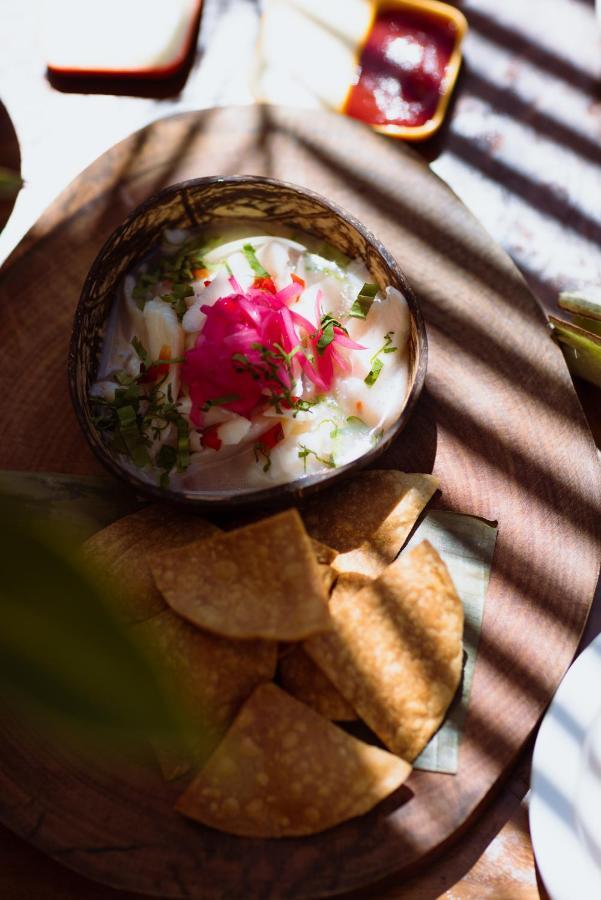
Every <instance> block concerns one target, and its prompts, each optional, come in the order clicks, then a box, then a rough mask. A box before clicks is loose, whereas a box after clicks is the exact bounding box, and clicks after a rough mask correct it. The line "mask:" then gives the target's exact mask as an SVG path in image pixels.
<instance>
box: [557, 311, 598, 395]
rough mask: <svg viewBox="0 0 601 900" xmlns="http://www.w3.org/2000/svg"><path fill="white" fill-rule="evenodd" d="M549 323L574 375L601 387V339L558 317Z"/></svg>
mask: <svg viewBox="0 0 601 900" xmlns="http://www.w3.org/2000/svg"><path fill="white" fill-rule="evenodd" d="M549 322H550V323H551V325H552V327H553V334H554V336H555V338H556V340H557V341H558V342H559V344H560V345H561V348H562V350H563V353H564V356H565V358H566V362H567V364H568V366H569V369H570V371H571V372H572V374H573V375H577V376H578V377H580V378H584V379H586V381H590V382H591V383H592V384H596V385H597V386H598V387H601V337H599V335H596V334H593V333H591V332H590V331H586V330H585V329H584V328H580V327H579V326H578V325H573V324H572V323H571V322H564V321H563V320H562V319H558V318H557V317H556V316H549Z"/></svg>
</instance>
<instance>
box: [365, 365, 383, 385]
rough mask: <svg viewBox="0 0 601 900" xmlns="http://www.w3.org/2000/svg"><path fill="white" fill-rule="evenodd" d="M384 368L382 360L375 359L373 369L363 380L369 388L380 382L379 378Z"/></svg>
mask: <svg viewBox="0 0 601 900" xmlns="http://www.w3.org/2000/svg"><path fill="white" fill-rule="evenodd" d="M383 368H384V363H383V362H382V360H381V359H374V361H373V362H372V364H371V369H370V370H369V372H368V373H367V375H366V376H365V378H364V379H363V380H364V382H365V384H366V385H367V386H368V387H372V385H374V384H375V383H376V381H377V380H378V376H379V374H380V372H381V371H382V369H383Z"/></svg>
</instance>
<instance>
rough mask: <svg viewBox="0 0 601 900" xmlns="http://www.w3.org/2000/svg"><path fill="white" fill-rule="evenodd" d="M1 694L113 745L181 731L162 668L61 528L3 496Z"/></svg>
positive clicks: (25, 710)
mask: <svg viewBox="0 0 601 900" xmlns="http://www.w3.org/2000/svg"><path fill="white" fill-rule="evenodd" d="M0 546H1V547H2V557H3V563H2V578H1V579H0V698H1V699H2V702H3V704H6V703H8V704H9V708H11V709H13V710H15V711H18V712H19V713H21V714H25V715H27V716H29V717H34V718H35V719H36V721H38V722H39V721H42V722H45V723H47V724H48V725H50V726H52V727H53V728H56V727H60V728H62V729H63V730H65V727H66V728H67V729H68V731H70V732H71V733H73V735H74V736H77V737H80V736H81V737H89V738H91V739H93V740H94V741H98V740H102V741H104V742H110V743H111V744H112V745H115V744H120V743H127V744H130V743H131V740H132V739H138V738H141V737H160V738H166V739H169V740H178V739H179V738H182V739H183V719H182V718H180V713H179V711H178V710H175V709H173V708H172V707H171V706H170V704H169V701H168V700H167V699H166V696H165V695H164V693H163V691H162V689H161V687H160V684H161V677H160V672H159V671H158V670H157V669H156V668H155V663H154V662H153V661H152V660H151V658H150V657H149V656H147V655H146V651H145V650H144V648H143V647H141V646H138V645H137V644H136V643H135V641H134V639H133V637H132V636H131V635H130V634H129V632H128V631H126V629H125V628H124V626H122V625H121V624H120V623H119V622H118V621H117V620H116V618H115V617H114V615H113V613H112V612H111V609H110V605H109V604H108V603H107V601H106V598H105V597H104V596H103V594H102V592H101V590H100V588H99V587H98V585H97V584H95V582H94V580H93V579H92V577H91V576H90V574H89V573H88V572H86V571H85V569H84V568H83V567H82V565H81V563H80V562H78V560H77V558H76V556H75V554H74V552H73V550H72V549H70V548H69V547H68V546H67V545H66V543H65V541H64V539H63V540H61V538H60V528H59V527H58V526H57V525H56V523H53V525H52V528H49V526H48V525H45V526H44V525H41V524H40V523H39V522H38V523H37V524H35V525H32V524H29V525H27V524H24V523H23V521H22V511H20V510H19V509H18V508H17V507H16V505H15V504H14V503H12V502H11V501H10V500H7V499H6V498H3V499H2V500H1V501H0Z"/></svg>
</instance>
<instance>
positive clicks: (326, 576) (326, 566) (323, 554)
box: [311, 538, 338, 594]
mask: <svg viewBox="0 0 601 900" xmlns="http://www.w3.org/2000/svg"><path fill="white" fill-rule="evenodd" d="M311 546H312V547H313V552H314V553H315V558H316V560H317V563H318V565H319V571H320V572H321V577H322V578H323V582H324V584H325V588H326V591H327V593H328V594H329V593H330V591H331V590H332V588H333V587H334V582H335V581H336V572H335V570H334V569H333V568H332V563H333V562H334V560H335V559H336V557H337V556H338V554H337V553H336V551H335V550H332V548H331V547H328V546H326V544H322V543H321V542H320V541H316V540H315V539H313V538H312V539H311Z"/></svg>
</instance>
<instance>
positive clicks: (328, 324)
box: [317, 313, 348, 356]
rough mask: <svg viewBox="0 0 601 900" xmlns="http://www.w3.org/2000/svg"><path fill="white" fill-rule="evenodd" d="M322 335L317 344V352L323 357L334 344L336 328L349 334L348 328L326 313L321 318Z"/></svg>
mask: <svg viewBox="0 0 601 900" xmlns="http://www.w3.org/2000/svg"><path fill="white" fill-rule="evenodd" d="M320 326H321V334H320V336H319V340H318V342H317V352H318V353H319V355H320V356H321V355H322V354H323V352H324V350H325V349H326V347H329V345H330V344H331V343H332V341H333V340H334V338H335V337H336V335H335V334H334V328H340V329H342V331H343V332H344V333H345V334H348V331H347V330H346V328H343V326H342V325H341V324H340V322H339V321H338V319H335V318H334V316H332V315H331V314H330V313H326V314H325V315H323V316H322V317H321V322H320Z"/></svg>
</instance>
